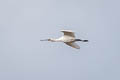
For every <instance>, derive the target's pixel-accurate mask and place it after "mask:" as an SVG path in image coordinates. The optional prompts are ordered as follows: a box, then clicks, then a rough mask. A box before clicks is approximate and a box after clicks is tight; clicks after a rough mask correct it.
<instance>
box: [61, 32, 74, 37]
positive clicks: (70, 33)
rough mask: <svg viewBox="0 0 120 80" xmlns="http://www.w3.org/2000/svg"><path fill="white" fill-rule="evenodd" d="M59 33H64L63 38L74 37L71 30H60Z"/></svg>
mask: <svg viewBox="0 0 120 80" xmlns="http://www.w3.org/2000/svg"><path fill="white" fill-rule="evenodd" d="M61 32H63V33H64V36H70V37H75V34H74V32H73V31H71V30H61Z"/></svg>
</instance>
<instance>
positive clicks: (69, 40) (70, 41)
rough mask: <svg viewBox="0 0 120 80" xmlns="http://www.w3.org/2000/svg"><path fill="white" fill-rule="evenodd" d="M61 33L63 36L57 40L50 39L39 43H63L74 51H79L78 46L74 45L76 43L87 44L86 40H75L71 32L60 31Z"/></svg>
mask: <svg viewBox="0 0 120 80" xmlns="http://www.w3.org/2000/svg"><path fill="white" fill-rule="evenodd" d="M61 32H63V33H64V35H63V36H62V37H60V38H58V39H53V38H50V39H45V40H40V41H51V42H64V43H65V44H67V45H69V46H71V47H73V48H76V49H80V46H79V45H77V44H76V43H75V42H76V41H82V42H88V40H81V39H76V38H75V34H74V32H73V31H71V30H61Z"/></svg>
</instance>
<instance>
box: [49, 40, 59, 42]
mask: <svg viewBox="0 0 120 80" xmlns="http://www.w3.org/2000/svg"><path fill="white" fill-rule="evenodd" d="M50 41H51V42H61V41H60V40H59V39H51V40H50Z"/></svg>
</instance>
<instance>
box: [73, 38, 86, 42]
mask: <svg viewBox="0 0 120 80" xmlns="http://www.w3.org/2000/svg"><path fill="white" fill-rule="evenodd" d="M75 41H82V42H88V40H81V39H75Z"/></svg>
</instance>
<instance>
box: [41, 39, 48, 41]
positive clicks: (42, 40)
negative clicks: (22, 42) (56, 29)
mask: <svg viewBox="0 0 120 80" xmlns="http://www.w3.org/2000/svg"><path fill="white" fill-rule="evenodd" d="M40 41H49V39H44V40H40Z"/></svg>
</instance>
